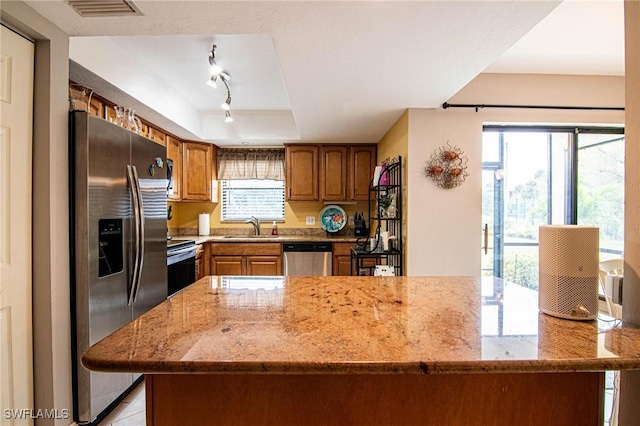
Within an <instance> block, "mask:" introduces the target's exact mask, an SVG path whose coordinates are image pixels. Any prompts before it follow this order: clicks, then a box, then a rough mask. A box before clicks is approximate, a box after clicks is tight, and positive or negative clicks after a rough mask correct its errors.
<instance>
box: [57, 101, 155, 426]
mask: <svg viewBox="0 0 640 426" xmlns="http://www.w3.org/2000/svg"><path fill="white" fill-rule="evenodd" d="M69 151H70V154H71V161H70V164H71V170H70V189H71V204H72V205H71V206H70V214H71V218H70V219H71V228H72V229H73V231H74V236H73V238H71V253H72V255H71V259H72V260H71V261H72V268H71V270H72V280H71V281H72V282H71V306H72V317H73V323H72V341H73V346H74V348H73V349H74V360H73V362H74V377H73V379H74V389H73V391H74V417H75V420H76V421H77V422H78V423H79V424H89V423H92V422H95V420H96V418H97V417H98V416H100V415H101V414H105V409H107V408H111V407H112V406H113V405H115V404H116V403H117V401H118V400H119V399H120V396H121V395H122V394H123V392H125V391H127V390H128V389H129V388H130V387H131V386H132V385H133V383H134V381H135V380H136V379H137V378H138V377H139V375H133V374H130V373H129V374H125V373H98V372H92V371H89V370H87V369H85V368H84V367H83V366H82V364H81V357H82V354H83V353H84V351H85V350H86V349H87V348H89V347H90V346H91V345H93V344H94V343H96V342H98V341H99V340H100V339H102V338H104V337H106V336H108V335H109V334H111V333H112V332H114V331H116V330H117V329H119V328H120V327H122V326H124V325H125V324H127V323H129V322H130V321H132V320H133V319H135V318H137V317H139V316H140V315H142V314H143V313H144V312H146V311H148V310H149V309H151V308H153V307H154V306H155V305H157V304H158V303H160V302H162V301H163V300H165V299H166V298H167V185H168V181H167V174H166V167H165V160H166V149H165V148H164V147H163V146H160V145H158V144H156V143H154V142H152V141H150V140H149V139H147V138H145V137H143V136H140V135H137V134H135V133H133V132H131V131H128V130H125V129H124V128H121V127H119V126H116V125H115V124H112V123H110V122H108V121H106V120H102V119H100V118H97V117H93V116H90V115H89V114H87V113H86V112H73V113H70V148H69Z"/></svg>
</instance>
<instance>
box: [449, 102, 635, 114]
mask: <svg viewBox="0 0 640 426" xmlns="http://www.w3.org/2000/svg"><path fill="white" fill-rule="evenodd" d="M442 108H444V109H447V108H475V110H476V112H478V110H479V109H480V108H518V109H564V110H592V111H593V110H603V111H624V107H587V106H561V105H557V106H553V105H495V104H493V105H492V104H450V103H448V102H445V103H443V104H442Z"/></svg>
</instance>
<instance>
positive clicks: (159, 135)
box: [147, 126, 167, 146]
mask: <svg viewBox="0 0 640 426" xmlns="http://www.w3.org/2000/svg"><path fill="white" fill-rule="evenodd" d="M147 137H148V138H149V139H151V140H152V141H154V142H155V143H157V144H158V145H162V146H167V141H166V139H167V135H166V133H164V132H163V131H161V130H159V129H157V128H155V127H153V126H149V129H148V133H147Z"/></svg>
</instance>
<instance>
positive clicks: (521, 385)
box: [146, 372, 604, 426]
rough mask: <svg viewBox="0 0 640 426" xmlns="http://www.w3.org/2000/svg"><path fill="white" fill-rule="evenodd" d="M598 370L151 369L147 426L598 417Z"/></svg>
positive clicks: (590, 420)
mask: <svg viewBox="0 0 640 426" xmlns="http://www.w3.org/2000/svg"><path fill="white" fill-rule="evenodd" d="M603 394H604V373H602V372H600V373H598V372H587V373H496V374H439V375H365V374H363V375H271V374H264V375H260V374H242V375H240V374H236V375H231V374H225V375H222V374H153V375H147V376H146V403H147V425H148V426H181V425H185V426H193V425H198V426H205V425H215V426H223V425H233V426H242V425H251V426H254V425H278V426H283V425H306V426H309V425H367V426H370V425H438V426H442V425H536V426H538V425H554V426H561V425H571V426H574V425H594V426H596V425H597V426H601V425H602V424H603V398H604V396H603Z"/></svg>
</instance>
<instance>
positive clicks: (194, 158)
mask: <svg viewBox="0 0 640 426" xmlns="http://www.w3.org/2000/svg"><path fill="white" fill-rule="evenodd" d="M212 153H213V147H212V145H211V144H206V143H198V142H183V143H182V187H181V195H182V200H183V201H213V200H214V198H213V197H212V182H211V181H212V173H213V165H212V163H213V158H212V157H213V154H212Z"/></svg>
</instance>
